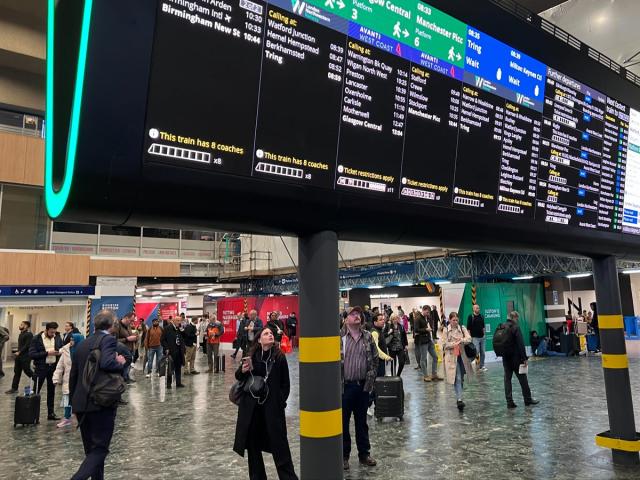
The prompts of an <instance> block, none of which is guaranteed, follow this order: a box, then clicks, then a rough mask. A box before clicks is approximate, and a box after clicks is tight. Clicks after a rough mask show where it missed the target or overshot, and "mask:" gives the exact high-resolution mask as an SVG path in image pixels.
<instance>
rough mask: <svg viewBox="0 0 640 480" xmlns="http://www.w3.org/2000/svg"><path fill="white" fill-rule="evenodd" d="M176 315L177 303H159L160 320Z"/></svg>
mask: <svg viewBox="0 0 640 480" xmlns="http://www.w3.org/2000/svg"><path fill="white" fill-rule="evenodd" d="M177 316H178V304H177V303H161V304H160V320H169V318H174V317H177Z"/></svg>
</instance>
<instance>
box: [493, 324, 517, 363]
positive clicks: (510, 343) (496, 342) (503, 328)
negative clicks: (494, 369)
mask: <svg viewBox="0 0 640 480" xmlns="http://www.w3.org/2000/svg"><path fill="white" fill-rule="evenodd" d="M493 352H494V353H495V354H496V357H505V356H510V355H513V353H514V352H515V339H514V338H513V329H512V328H511V326H510V325H509V323H508V322H507V323H501V324H500V325H498V328H497V329H496V331H495V333H494V334H493Z"/></svg>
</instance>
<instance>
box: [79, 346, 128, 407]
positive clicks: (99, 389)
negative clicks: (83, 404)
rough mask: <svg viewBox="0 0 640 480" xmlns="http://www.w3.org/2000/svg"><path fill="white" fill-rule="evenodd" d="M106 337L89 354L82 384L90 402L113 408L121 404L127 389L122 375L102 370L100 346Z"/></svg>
mask: <svg viewBox="0 0 640 480" xmlns="http://www.w3.org/2000/svg"><path fill="white" fill-rule="evenodd" d="M104 337H106V335H103V337H102V338H101V339H100V342H98V344H97V345H96V346H95V347H94V348H92V349H91V351H90V352H89V357H88V358H87V363H86V364H85V366H84V371H83V372H82V384H83V385H84V387H85V388H86V390H87V392H88V398H89V400H91V401H92V402H93V403H95V404H96V405H97V406H99V407H103V408H111V407H115V406H116V405H117V404H118V403H119V402H120V398H121V397H122V394H123V393H124V392H125V390H126V389H127V387H126V384H125V382H124V378H122V375H121V374H120V373H115V372H114V373H112V372H105V371H104V370H101V369H100V359H101V358H102V350H100V345H101V343H102V339H103V338H104Z"/></svg>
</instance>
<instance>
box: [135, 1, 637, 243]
mask: <svg viewBox="0 0 640 480" xmlns="http://www.w3.org/2000/svg"><path fill="white" fill-rule="evenodd" d="M157 15H158V19H157V23H156V33H155V41H154V46H153V59H152V67H151V78H150V82H149V98H148V108H147V117H146V132H147V138H146V143H145V153H144V160H145V162H149V163H154V162H156V163H158V162H159V163H168V164H171V165H178V166H183V167H185V166H186V167H190V168H193V169H194V170H196V171H201V172H203V174H204V173H207V172H209V173H221V174H232V175H239V176H243V177H247V178H262V179H269V180H272V181H273V182H275V183H274V185H277V187H276V188H286V186H287V185H298V186H308V187H310V188H320V189H328V190H333V191H337V192H352V193H354V194H356V195H361V196H362V199H363V200H362V201H363V202H364V203H365V204H366V201H367V200H366V199H367V197H368V196H377V197H380V198H385V199H395V200H399V201H402V202H406V203H418V204H423V205H433V206H434V207H442V208H448V209H455V210H465V211H472V212H478V213H481V214H487V215H494V216H496V218H502V219H505V221H508V219H509V218H521V219H525V220H529V221H531V222H536V224H538V225H539V224H549V225H565V226H570V227H578V228H582V229H592V230H601V231H605V232H626V233H631V234H640V113H639V112H637V111H636V110H633V109H631V108H630V107H629V106H628V105H625V104H623V103H621V102H619V101H618V100H617V99H615V98H612V97H610V96H607V95H606V94H604V93H602V92H599V91H597V90H595V89H593V88H591V87H590V86H589V85H586V84H584V83H582V82H580V81H578V80H576V79H574V78H572V77H570V76H568V75H565V74H564V73H562V72H560V71H558V70H556V69H554V68H551V67H549V66H547V65H545V64H543V63H542V62H540V61H538V60H536V59H535V58H533V57H531V56H529V55H527V54H525V53H524V52H521V51H519V50H517V49H515V48H512V47H510V46H509V45H508V44H506V43H504V42H501V41H500V40H498V39H496V38H494V37H492V36H490V35H488V34H487V33H485V32H482V31H481V30H479V29H477V28H475V27H473V26H471V25H467V24H465V23H463V22H461V21H459V20H457V19H455V18H453V17H451V16H450V15H447V14H446V13H444V12H442V11H440V10H438V9H436V8H434V7H432V6H430V5H428V4H427V3H424V2H422V1H421V0H368V1H366V2H365V1H362V0H308V1H301V0H273V1H269V2H264V1H261V0H190V1H187V0H162V1H160V2H159V9H158V13H157Z"/></svg>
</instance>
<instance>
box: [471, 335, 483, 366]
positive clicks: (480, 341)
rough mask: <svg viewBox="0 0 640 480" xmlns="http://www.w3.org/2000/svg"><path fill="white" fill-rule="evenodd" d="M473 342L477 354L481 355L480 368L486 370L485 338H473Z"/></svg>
mask: <svg viewBox="0 0 640 480" xmlns="http://www.w3.org/2000/svg"><path fill="white" fill-rule="evenodd" d="M471 341H472V342H473V344H474V345H475V347H476V352H478V353H479V354H480V368H484V353H485V341H484V337H471Z"/></svg>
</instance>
